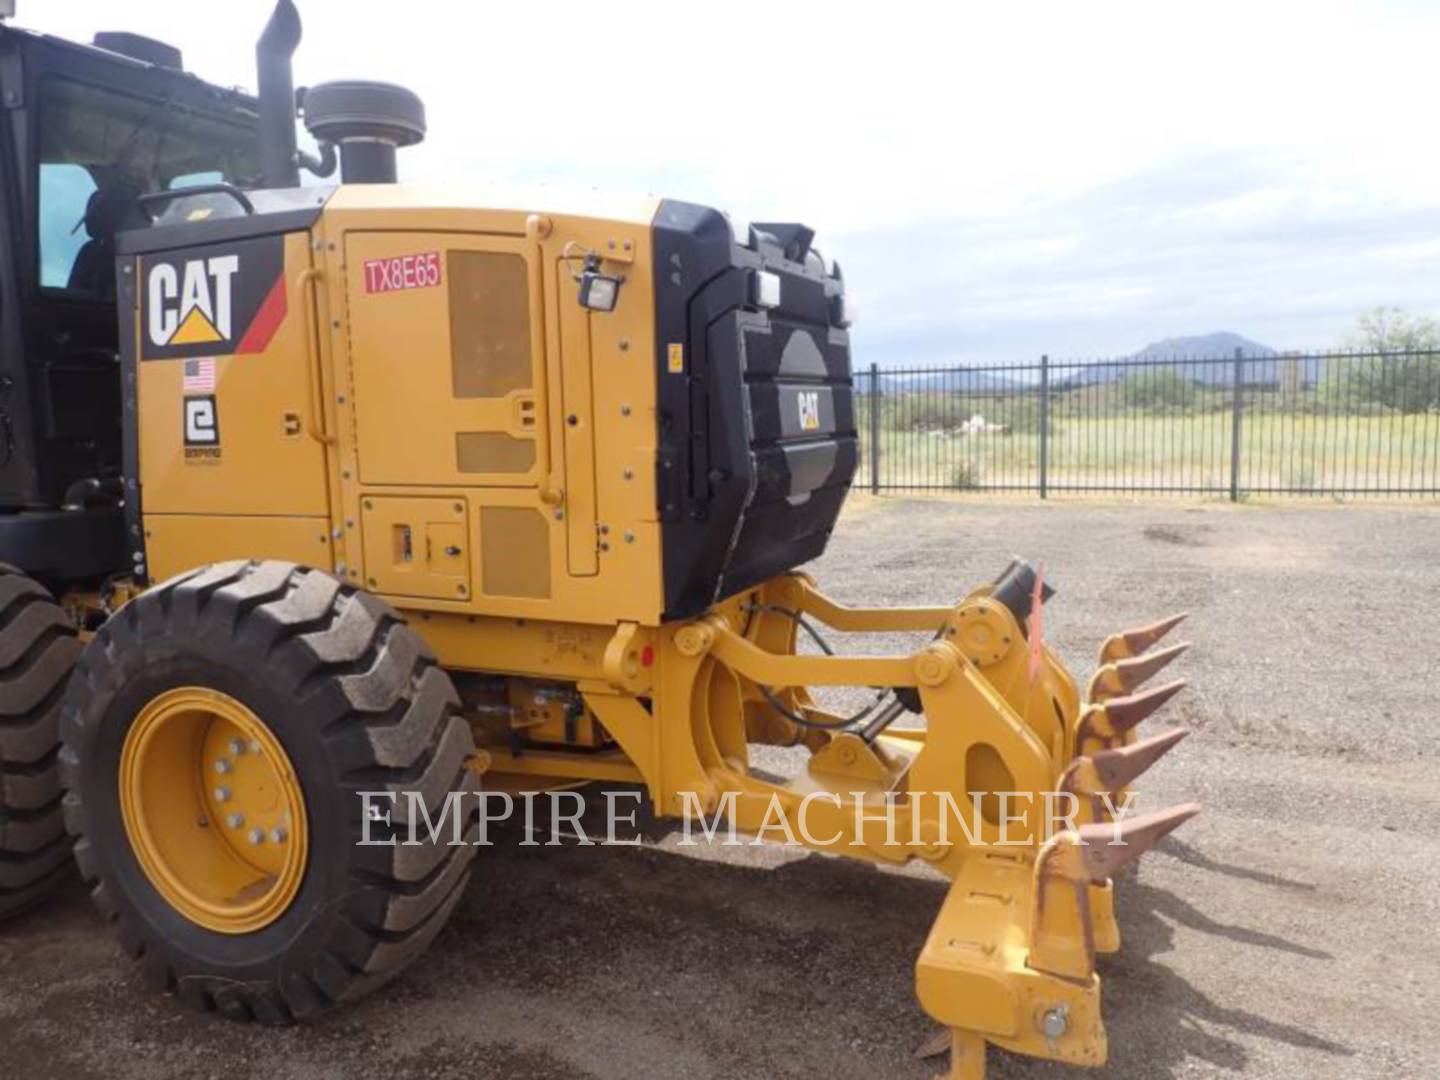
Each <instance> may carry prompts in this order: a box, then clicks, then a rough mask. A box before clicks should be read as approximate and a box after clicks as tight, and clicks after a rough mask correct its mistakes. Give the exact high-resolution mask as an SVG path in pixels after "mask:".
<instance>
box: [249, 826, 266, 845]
mask: <svg viewBox="0 0 1440 1080" xmlns="http://www.w3.org/2000/svg"><path fill="white" fill-rule="evenodd" d="M264 842H265V833H264V832H263V831H262V830H260V829H251V830H250V843H252V844H263V843H264Z"/></svg>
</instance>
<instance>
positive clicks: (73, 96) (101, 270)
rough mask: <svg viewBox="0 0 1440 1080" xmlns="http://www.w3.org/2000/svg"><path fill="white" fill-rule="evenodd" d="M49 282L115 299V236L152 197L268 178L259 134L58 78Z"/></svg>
mask: <svg viewBox="0 0 1440 1080" xmlns="http://www.w3.org/2000/svg"><path fill="white" fill-rule="evenodd" d="M39 121H40V122H39V131H40V146H39V177H38V183H37V190H38V191H39V212H38V221H37V233H38V236H37V240H38V245H37V246H38V250H39V263H40V267H39V270H40V273H39V277H40V284H41V286H42V287H44V288H50V289H64V290H67V291H69V292H73V293H76V294H81V295H87V296H92V297H96V298H102V299H110V298H112V297H113V296H114V290H115V269H114V259H115V252H114V241H115V233H116V232H117V231H118V230H120V229H122V228H126V227H128V226H130V225H132V224H133V223H134V222H135V220H136V217H137V214H138V209H137V206H136V199H137V198H138V197H139V196H140V195H142V194H144V193H145V192H149V191H164V190H167V189H170V188H173V187H189V186H194V185H195V184H201V183H214V182H215V181H217V180H225V181H228V182H230V183H233V184H240V185H243V184H253V183H254V181H255V178H256V176H257V175H258V173H259V164H258V161H257V160H256V149H255V140H254V135H253V133H252V130H251V129H250V128H248V127H245V126H243V125H240V124H235V123H231V122H229V121H228V120H225V119H222V118H220V117H218V116H207V115H205V114H202V113H195V112H191V111H190V110H188V109H186V108H185V107H183V106H181V105H179V104H178V103H176V102H174V101H155V100H147V99H144V98H137V97H132V96H130V95H128V94H122V93H119V92H117V91H114V90H110V89H105V88H102V87H97V86H91V85H89V84H86V83H79V82H74V81H72V80H70V79H63V78H56V77H50V78H47V79H44V80H42V81H41V84H40V106H39Z"/></svg>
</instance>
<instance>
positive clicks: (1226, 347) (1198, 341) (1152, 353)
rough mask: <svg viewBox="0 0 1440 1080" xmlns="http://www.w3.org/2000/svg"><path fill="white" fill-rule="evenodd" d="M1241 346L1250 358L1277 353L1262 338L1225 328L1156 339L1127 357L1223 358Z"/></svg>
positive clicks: (1139, 358)
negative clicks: (1256, 339) (1264, 343)
mask: <svg viewBox="0 0 1440 1080" xmlns="http://www.w3.org/2000/svg"><path fill="white" fill-rule="evenodd" d="M1236 349H1239V350H1240V351H1241V352H1242V353H1243V354H1244V355H1245V357H1246V359H1249V358H1250V357H1252V356H1254V357H1263V356H1275V355H1277V354H1276V352H1275V350H1274V349H1272V348H1271V347H1270V346H1269V345H1261V344H1260V343H1259V342H1258V341H1251V340H1250V339H1249V338H1247V337H1243V336H1241V335H1240V334H1232V333H1231V332H1230V331H1228V330H1221V331H1220V332H1219V333H1216V334H1191V335H1189V336H1187V337H1167V338H1165V339H1163V340H1162V341H1152V342H1151V343H1150V344H1149V345H1146V346H1145V347H1144V348H1143V349H1141V350H1140V351H1139V352H1137V353H1132V354H1131V355H1130V356H1129V357H1127V359H1130V360H1218V359H1219V358H1221V357H1225V358H1227V359H1228V358H1230V357H1232V356H1234V355H1235V350H1236Z"/></svg>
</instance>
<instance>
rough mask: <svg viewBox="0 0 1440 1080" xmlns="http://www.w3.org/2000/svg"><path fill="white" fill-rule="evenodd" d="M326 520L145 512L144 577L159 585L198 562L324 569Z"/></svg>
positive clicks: (327, 542) (326, 559)
mask: <svg viewBox="0 0 1440 1080" xmlns="http://www.w3.org/2000/svg"><path fill="white" fill-rule="evenodd" d="M329 530H330V521H329V519H328V518H323V517H311V518H302V517H236V516H232V515H218V514H149V515H146V518H145V531H146V534H147V538H146V543H147V545H148V547H149V550H150V567H149V570H150V577H151V578H152V579H153V580H155V581H164V580H165V579H166V578H169V577H174V576H175V575H176V574H180V573H183V572H184V571H186V570H192V569H194V568H195V567H197V566H201V565H203V564H204V563H212V562H225V561H226V560H227V559H257V558H258V559H263V558H273V559H290V560H292V561H294V562H298V563H302V564H304V565H306V566H319V567H325V566H327V565H328V564H329V560H330V537H329V535H328V533H329Z"/></svg>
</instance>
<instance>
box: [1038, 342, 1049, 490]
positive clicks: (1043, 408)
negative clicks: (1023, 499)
mask: <svg viewBox="0 0 1440 1080" xmlns="http://www.w3.org/2000/svg"><path fill="white" fill-rule="evenodd" d="M1049 487H1050V357H1049V355H1048V354H1042V355H1041V357H1040V498H1042V499H1043V498H1045V497H1046V495H1047V493H1048V491H1049Z"/></svg>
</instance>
